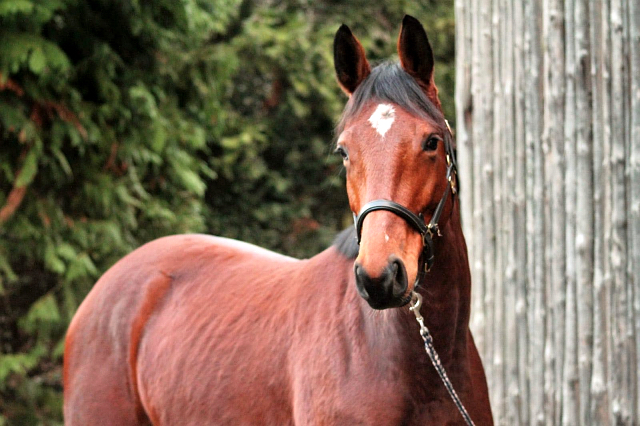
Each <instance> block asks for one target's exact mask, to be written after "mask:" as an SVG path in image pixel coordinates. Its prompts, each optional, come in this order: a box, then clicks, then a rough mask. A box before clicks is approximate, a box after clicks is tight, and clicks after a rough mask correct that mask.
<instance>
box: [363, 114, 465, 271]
mask: <svg viewBox="0 0 640 426" xmlns="http://www.w3.org/2000/svg"><path fill="white" fill-rule="evenodd" d="M445 123H446V125H447V129H448V130H449V138H445V151H446V154H447V174H446V178H447V182H448V185H447V189H445V191H444V194H443V195H442V198H441V199H440V202H439V203H438V206H437V207H436V209H435V210H434V212H433V216H431V220H430V221H429V223H428V224H425V221H424V216H423V215H422V213H421V212H420V213H418V214H415V213H414V212H412V211H411V210H409V209H408V208H406V207H405V206H403V205H402V204H398V203H396V202H395V201H391V200H373V201H370V202H368V203H367V204H365V205H364V206H362V209H360V212H359V213H358V214H357V215H356V214H355V213H354V215H353V221H354V224H355V227H356V236H357V239H358V244H360V239H361V237H362V224H363V223H364V218H365V217H367V215H368V214H369V213H371V212H374V211H377V210H386V211H388V212H391V213H394V214H395V215H397V216H400V217H401V218H402V219H404V220H405V221H406V222H407V223H408V224H409V225H411V227H412V228H413V229H415V230H416V231H418V233H419V234H420V236H421V237H422V253H421V255H420V260H419V263H420V264H419V267H418V271H419V273H418V277H417V280H419V279H420V278H422V275H423V274H424V273H425V272H429V270H431V267H432V266H433V263H434V261H435V252H434V249H433V238H434V237H435V236H442V234H440V228H439V227H438V221H439V220H440V216H441V215H442V211H443V210H444V205H445V203H446V202H447V198H448V197H449V192H451V193H452V195H453V196H455V194H456V193H457V185H456V183H457V180H456V175H457V165H456V158H455V154H454V152H453V147H452V146H451V139H452V138H453V133H452V132H451V127H449V122H448V121H447V120H445ZM423 265H424V266H423Z"/></svg>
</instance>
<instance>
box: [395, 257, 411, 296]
mask: <svg viewBox="0 0 640 426" xmlns="http://www.w3.org/2000/svg"><path fill="white" fill-rule="evenodd" d="M391 271H392V273H393V275H394V278H395V279H394V280H393V294H394V296H398V297H399V296H403V295H404V293H405V292H406V291H407V287H408V285H409V282H408V281H409V280H408V279H407V270H406V269H405V267H404V264H403V263H402V261H401V260H400V259H396V260H394V261H393V263H392V265H391Z"/></svg>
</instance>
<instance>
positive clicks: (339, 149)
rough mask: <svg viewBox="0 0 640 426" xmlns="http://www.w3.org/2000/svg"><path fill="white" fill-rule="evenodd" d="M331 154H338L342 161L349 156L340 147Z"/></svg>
mask: <svg viewBox="0 0 640 426" xmlns="http://www.w3.org/2000/svg"><path fill="white" fill-rule="evenodd" d="M333 152H334V153H336V154H340V156H341V157H342V159H343V160H348V159H349V154H347V151H346V150H345V149H344V148H343V147H341V146H339V147H337V148H336V149H335V151H333Z"/></svg>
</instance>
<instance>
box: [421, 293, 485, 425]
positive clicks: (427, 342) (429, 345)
mask: <svg viewBox="0 0 640 426" xmlns="http://www.w3.org/2000/svg"><path fill="white" fill-rule="evenodd" d="M421 305H422V296H421V295H420V294H418V293H416V292H415V291H414V292H412V294H411V303H410V305H409V310H410V311H412V312H413V314H414V315H415V316H416V320H417V321H418V324H420V336H422V340H424V348H425V350H426V351H427V355H429V358H430V359H431V363H432V364H433V366H434V367H435V369H436V371H437V372H438V375H439V376H440V379H441V380H442V383H444V387H445V388H447V392H449V396H451V399H452V400H453V402H454V403H455V404H456V407H458V411H460V414H462V417H463V418H464V421H465V422H466V423H467V425H469V426H475V424H474V423H473V420H471V417H469V413H467V410H466V409H465V408H464V405H462V401H460V398H459V397H458V394H457V393H456V391H455V389H454V388H453V385H452V384H451V381H450V380H449V376H447V372H446V371H445V370H444V367H443V366H442V363H441V362H440V357H439V356H438V353H437V352H436V348H435V347H434V346H433V337H431V333H430V332H429V329H428V328H427V326H426V325H424V318H423V317H422V315H421V314H420V306H421Z"/></svg>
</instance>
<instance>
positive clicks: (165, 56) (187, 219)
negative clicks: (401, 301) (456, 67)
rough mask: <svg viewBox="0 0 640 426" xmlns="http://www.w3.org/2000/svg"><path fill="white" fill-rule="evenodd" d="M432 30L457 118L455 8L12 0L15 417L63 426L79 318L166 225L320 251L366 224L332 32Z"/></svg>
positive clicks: (1, 113)
mask: <svg viewBox="0 0 640 426" xmlns="http://www.w3.org/2000/svg"><path fill="white" fill-rule="evenodd" d="M404 13H410V14H413V15H414V16H416V17H418V18H419V19H420V20H421V21H422V22H423V23H424V24H425V26H426V27H427V31H428V32H429V36H430V39H431V42H432V44H433V46H434V50H435V52H436V56H437V58H436V60H437V70H436V81H437V82H438V84H439V87H440V94H441V97H442V100H443V105H444V106H445V109H446V111H445V112H446V114H447V116H448V117H449V118H450V120H452V119H453V46H454V45H453V10H452V4H449V3H447V4H442V3H441V2H435V1H431V2H421V4H417V3H416V2H408V1H402V0H397V1H393V2H387V4H386V5H384V6H381V7H372V6H371V3H370V2H364V1H363V0H354V1H353V2H350V3H349V4H348V5H347V4H343V3H342V2H334V1H330V0H324V1H319V2H313V3H311V2H308V1H303V0H298V1H295V0H286V1H267V2H253V1H250V0H216V1H215V2H205V1H201V0H180V1H175V0H154V1H148V2H141V1H136V0H131V1H121V2H114V1H111V0H94V1H90V2H84V1H78V0H44V1H35V0H34V1H29V0H0V140H1V144H2V145H1V146H2V149H1V150H0V424H3V423H9V424H58V423H60V422H61V421H62V418H61V401H62V396H61V361H62V359H61V358H62V352H63V338H64V332H65V330H66V327H67V325H68V323H69V321H70V319H71V317H72V315H73V313H74V312H75V311H76V309H77V307H78V305H79V303H80V302H81V301H82V299H83V298H84V296H85V295H86V294H87V292H88V291H89V290H90V289H91V286H92V285H93V283H94V282H95V281H96V280H97V278H98V277H99V276H100V275H101V274H102V273H103V272H104V271H105V270H106V269H107V268H108V267H109V266H111V265H112V264H113V263H114V262H115V261H117V260H118V259H119V258H121V257H122V256H123V255H124V254H126V253H128V252H130V251H131V250H133V249H134V248H136V247H138V246H139V245H141V244H143V243H144V242H146V241H149V240H151V239H154V238H157V237H159V236H162V235H168V234H175V233H184V232H207V233H212V234H218V235H224V236H228V237H232V238H239V239H242V240H245V241H250V242H254V243H256V244H260V245H263V246H266V247H269V248H272V249H275V250H278V251H281V252H285V253H287V254H290V255H295V256H310V255H312V254H314V253H316V252H318V251H319V250H321V249H322V248H324V247H325V246H327V245H328V244H329V243H330V241H331V239H332V238H333V236H334V235H335V232H336V231H337V230H339V229H341V228H342V227H344V226H346V225H349V221H350V215H349V213H348V211H347V203H346V195H345V191H344V182H343V177H342V175H341V162H340V161H339V160H338V159H337V158H334V156H332V155H330V152H331V148H330V145H331V140H332V138H333V136H334V135H333V133H332V129H333V126H334V124H335V122H336V120H337V118H338V116H339V114H340V111H341V109H342V106H343V105H344V102H345V101H346V98H345V96H344V95H343V94H342V93H341V92H340V90H339V89H338V86H337V84H336V82H335V77H334V75H333V60H332V43H333V35H334V34H335V31H336V29H337V27H338V26H339V24H340V23H342V22H344V23H347V24H348V25H349V26H350V27H351V28H352V29H353V30H354V32H355V33H356V35H357V36H358V37H359V38H360V40H361V41H362V42H363V45H364V46H365V49H366V50H367V53H368V56H369V58H370V59H371V60H373V61H378V60H382V59H386V58H388V57H390V56H393V55H395V41H396V37H397V34H398V29H399V23H400V22H401V19H402V16H403V15H404Z"/></svg>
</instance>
